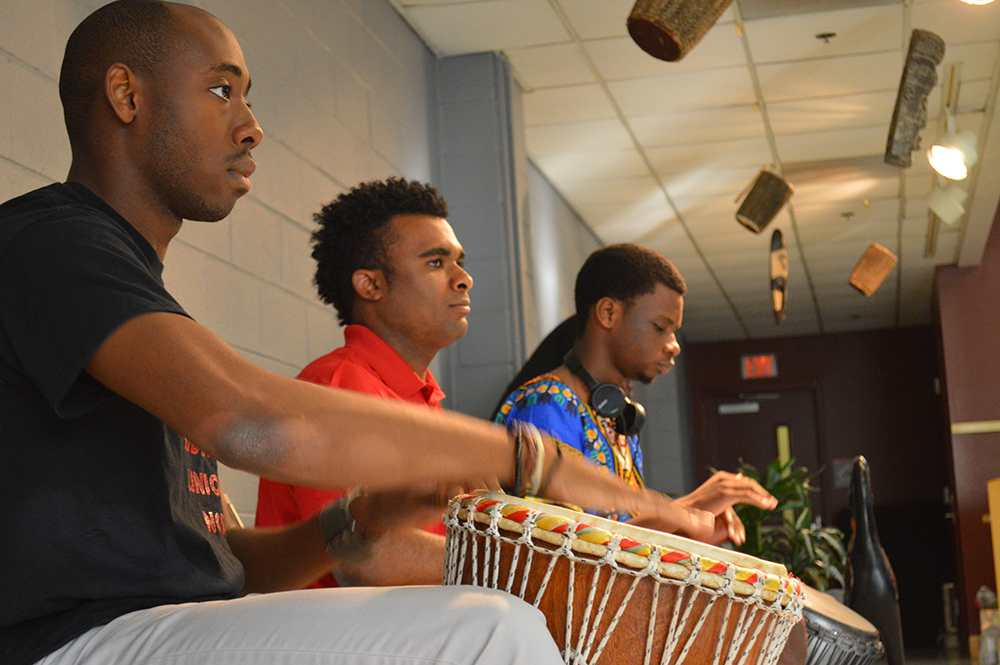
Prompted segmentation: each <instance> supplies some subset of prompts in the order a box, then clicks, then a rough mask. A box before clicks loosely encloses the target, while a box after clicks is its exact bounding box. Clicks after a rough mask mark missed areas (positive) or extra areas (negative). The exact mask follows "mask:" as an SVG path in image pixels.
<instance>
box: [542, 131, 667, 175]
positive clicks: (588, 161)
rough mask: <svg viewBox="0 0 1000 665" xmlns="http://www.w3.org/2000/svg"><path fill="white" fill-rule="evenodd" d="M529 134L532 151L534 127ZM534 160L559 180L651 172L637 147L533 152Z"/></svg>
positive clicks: (547, 173)
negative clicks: (547, 152) (541, 154)
mask: <svg viewBox="0 0 1000 665" xmlns="http://www.w3.org/2000/svg"><path fill="white" fill-rule="evenodd" d="M528 136H529V140H528V151H529V152H532V150H531V139H530V137H531V132H530V131H529V133H528ZM532 160H533V161H534V162H535V164H536V165H537V166H538V168H539V169H541V170H542V172H543V173H544V174H545V175H547V176H548V177H549V179H550V180H552V181H553V182H554V183H556V184H559V183H561V182H570V181H573V180H593V179H595V178H602V177H607V176H608V174H609V173H611V174H614V175H615V176H616V177H619V178H626V177H629V176H641V175H646V174H648V173H649V169H648V168H647V167H646V162H645V160H643V158H642V155H640V154H639V151H638V150H634V149H633V150H607V151H594V152H563V153H553V154H551V155H549V156H538V155H535V154H534V153H532Z"/></svg>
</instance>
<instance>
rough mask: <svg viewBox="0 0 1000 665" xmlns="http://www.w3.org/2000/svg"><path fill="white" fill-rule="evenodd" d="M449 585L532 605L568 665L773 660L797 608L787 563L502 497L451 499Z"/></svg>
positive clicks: (761, 664) (739, 664)
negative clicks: (479, 588)
mask: <svg viewBox="0 0 1000 665" xmlns="http://www.w3.org/2000/svg"><path fill="white" fill-rule="evenodd" d="M445 523H446V524H447V527H448V535H447V555H446V565H445V583H446V584H471V585H476V586H483V587H490V588H493V589H500V590H503V591H506V592H508V593H512V594H514V595H517V596H520V597H521V598H522V599H524V600H525V601H527V602H529V603H532V604H533V605H534V606H535V607H537V608H539V609H540V610H541V611H542V613H543V614H544V615H545V617H546V622H547V624H548V628H549V632H551V633H552V636H553V638H554V639H555V641H556V644H557V645H558V646H559V649H560V651H561V652H562V654H563V660H564V662H566V663H574V664H579V665H606V664H609V663H622V664H625V663H628V664H635V665H638V664H639V663H643V664H644V665H646V664H649V663H659V664H660V665H681V664H682V663H690V664H691V665H710V664H714V665H722V664H725V665H773V664H774V663H775V662H776V661H777V659H778V656H779V655H780V654H781V650H782V648H783V647H784V644H785V640H786V639H787V637H788V633H789V631H790V630H791V629H792V626H793V625H794V624H795V623H796V622H797V621H798V620H799V619H800V618H801V616H802V600H803V591H802V585H801V583H800V582H799V581H798V580H797V579H795V578H794V577H791V576H789V575H788V573H787V571H786V570H785V568H784V566H781V565H779V564H773V563H769V562H766V561H761V560H759V559H755V558H753V557H750V556H746V555H744V554H740V553H738V552H731V551H727V550H723V549H720V548H717V547H712V546H710V545H705V544H702V543H696V542H694V541H691V540H688V539H686V538H681V537H679V536H672V535H668V534H664V533H660V532H657V531H650V530H648V529H642V528H638V527H632V526H629V525H628V524H622V523H620V522H612V521H610V520H605V519H601V518H599V517H593V516H591V515H586V514H583V513H578V512H575V511H572V510H567V509H564V508H560V507H557V506H552V505H548V504H543V503H539V502H535V501H529V500H526V499H518V498H515V497H511V496H508V495H506V494H496V493H492V492H477V493H476V494H470V495H463V496H460V497H456V498H455V499H454V500H452V502H451V504H450V506H449V509H448V514H447V516H446V518H445Z"/></svg>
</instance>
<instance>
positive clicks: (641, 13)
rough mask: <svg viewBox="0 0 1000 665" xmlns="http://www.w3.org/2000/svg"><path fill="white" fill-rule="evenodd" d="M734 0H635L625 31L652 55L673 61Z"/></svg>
mask: <svg viewBox="0 0 1000 665" xmlns="http://www.w3.org/2000/svg"><path fill="white" fill-rule="evenodd" d="M732 1H733V0H638V2H636V3H635V6H634V7H632V13H631V14H629V17H628V34H630V35H632V40H633V41H635V43H636V44H638V45H639V48H641V49H642V50H643V51H645V52H646V53H648V54H650V55H651V56H653V57H654V58H659V59H660V60H666V61H668V62H674V61H677V60H680V59H681V58H683V57H684V56H685V55H687V54H688V52H689V51H690V50H691V49H693V48H694V47H695V44H697V43H698V42H699V41H701V38H702V37H704V36H705V34H706V33H707V32H708V31H709V30H710V29H711V28H712V26H713V25H715V22H716V21H718V20H719V17H720V16H722V13H723V12H724V11H726V9H727V8H728V7H729V5H730V4H731V3H732Z"/></svg>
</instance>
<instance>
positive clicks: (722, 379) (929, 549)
mask: <svg viewBox="0 0 1000 665" xmlns="http://www.w3.org/2000/svg"><path fill="white" fill-rule="evenodd" d="M845 288H849V287H846V285H845ZM858 297H864V296H861V295H858ZM684 352H685V353H687V362H688V377H689V383H690V386H691V399H692V407H693V415H692V429H693V434H694V454H695V469H696V473H697V475H698V480H699V481H701V480H703V479H704V478H705V477H707V472H705V471H704V468H705V463H706V462H705V460H710V459H712V454H713V446H715V445H721V444H713V442H712V441H710V440H708V439H710V438H711V436H706V430H708V429H710V428H709V427H707V426H706V421H708V419H709V418H712V417H713V415H712V413H711V410H710V409H706V408H705V403H706V401H707V400H709V399H710V398H712V397H716V398H728V399H731V398H734V397H736V396H738V395H739V394H740V393H743V394H747V393H751V394H752V393H767V392H769V391H774V392H779V391H783V390H785V391H791V390H801V389H811V390H812V391H814V393H815V395H816V399H815V402H816V426H817V429H818V433H817V438H818V446H819V465H822V466H824V467H825V471H824V473H823V477H822V479H821V484H822V487H823V496H822V499H821V501H817V500H814V502H813V506H814V508H818V507H819V506H820V504H821V505H822V508H823V516H824V523H826V524H830V523H831V522H832V523H834V524H836V525H837V526H839V527H840V528H841V529H843V530H844V532H845V534H847V535H848V536H849V534H850V528H851V527H850V524H849V522H846V523H845V519H844V517H845V513H846V508H847V498H848V491H847V490H846V489H836V488H835V486H834V485H835V483H834V480H833V460H836V459H853V458H854V457H855V456H856V455H864V456H865V458H867V459H868V462H869V463H870V467H871V479H872V492H873V495H874V499H875V513H876V523H877V526H878V532H879V536H880V539H881V542H882V547H883V548H884V549H885V552H886V554H887V556H888V557H889V561H890V562H891V564H892V567H893V570H894V571H895V574H896V580H897V583H898V586H899V604H900V612H901V617H902V623H903V640H904V644H905V645H906V648H907V649H914V648H931V649H933V648H935V646H936V639H937V637H938V633H939V632H940V631H941V630H942V628H943V624H944V620H943V603H942V600H941V597H942V594H941V588H942V584H943V583H945V582H953V581H956V572H955V563H954V546H953V543H952V538H951V529H952V527H951V524H950V522H949V521H948V520H947V519H946V517H945V513H946V512H947V509H946V507H945V505H944V499H943V494H944V492H943V490H944V488H945V486H946V485H947V484H948V480H949V477H948V476H949V474H948V467H949V464H948V452H947V440H946V439H947V437H946V431H947V430H946V427H945V419H944V407H943V404H944V399H943V397H942V396H940V395H938V394H937V393H936V391H935V381H934V380H935V377H936V376H937V362H936V359H937V344H936V335H935V333H934V329H933V328H932V327H930V326H927V327H920V328H903V329H894V330H880V331H869V332H856V333H842V334H828V335H817V336H810V337H794V338H774V339H769V340H752V341H744V342H720V343H712V344H691V345H688V346H687V347H686V348H685V350H684ZM760 353H774V354H775V355H776V356H777V365H778V377H777V378H774V379H760V380H746V381H745V380H742V379H741V378H740V364H739V360H740V356H741V355H743V354H760ZM762 412H763V407H762ZM793 431H794V428H793ZM793 438H794V437H793ZM794 444H795V442H794V441H793V450H794ZM770 445H771V446H773V445H774V444H773V443H771V444H770ZM770 449H771V450H774V448H773V447H772V448H770ZM772 459H773V457H772ZM730 470H731V469H730Z"/></svg>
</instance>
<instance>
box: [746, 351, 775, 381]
mask: <svg viewBox="0 0 1000 665" xmlns="http://www.w3.org/2000/svg"><path fill="white" fill-rule="evenodd" d="M740 375H741V376H742V377H743V378H744V379H772V378H774V377H776V376H778V359H777V358H775V357H774V354H773V353H769V354H766V355H760V356H741V357H740Z"/></svg>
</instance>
